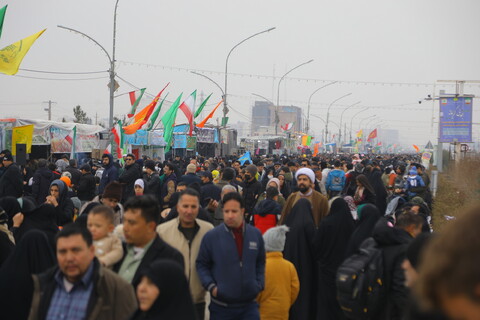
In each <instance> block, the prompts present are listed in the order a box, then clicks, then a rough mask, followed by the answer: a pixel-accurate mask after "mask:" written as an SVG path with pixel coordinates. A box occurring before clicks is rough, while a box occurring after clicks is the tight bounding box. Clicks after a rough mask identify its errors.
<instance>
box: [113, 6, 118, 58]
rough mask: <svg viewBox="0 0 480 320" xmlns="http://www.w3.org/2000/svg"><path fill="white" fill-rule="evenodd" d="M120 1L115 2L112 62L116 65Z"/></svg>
mask: <svg viewBox="0 0 480 320" xmlns="http://www.w3.org/2000/svg"><path fill="white" fill-rule="evenodd" d="M118 1H120V0H117V1H116V2H115V11H114V12H113V50H112V60H113V63H115V43H116V42H117V41H116V40H117V8H118Z"/></svg>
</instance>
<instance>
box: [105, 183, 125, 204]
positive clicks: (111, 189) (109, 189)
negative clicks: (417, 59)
mask: <svg viewBox="0 0 480 320" xmlns="http://www.w3.org/2000/svg"><path fill="white" fill-rule="evenodd" d="M102 198H113V199H117V200H118V201H120V200H122V185H121V184H120V183H118V182H116V181H112V182H110V183H109V184H107V185H106V186H105V189H104V190H103V195H102Z"/></svg>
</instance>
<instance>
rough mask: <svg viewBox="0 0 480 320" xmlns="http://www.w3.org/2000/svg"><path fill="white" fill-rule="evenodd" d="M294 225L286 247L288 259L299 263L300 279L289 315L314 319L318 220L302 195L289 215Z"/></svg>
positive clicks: (296, 265)
mask: <svg viewBox="0 0 480 320" xmlns="http://www.w3.org/2000/svg"><path fill="white" fill-rule="evenodd" d="M285 225H286V226H288V227H289V228H290V231H289V232H288V233H287V237H286V241H285V249H284V251H283V254H284V257H285V259H287V260H289V261H290V262H292V263H293V264H294V265H295V268H296V269H297V273H298V278H299V280H300V292H299V294H298V298H297V300H296V301H295V303H294V304H293V306H292V307H291V308H290V317H289V319H292V320H295V319H312V317H313V315H314V314H315V305H316V302H315V292H316V281H315V279H316V268H315V258H314V251H313V239H314V236H315V221H314V220H313V214H312V204H311V203H310V201H308V200H307V199H300V200H298V201H297V203H296V204H295V205H294V206H293V208H292V210H291V211H290V214H288V215H287V216H286V218H285Z"/></svg>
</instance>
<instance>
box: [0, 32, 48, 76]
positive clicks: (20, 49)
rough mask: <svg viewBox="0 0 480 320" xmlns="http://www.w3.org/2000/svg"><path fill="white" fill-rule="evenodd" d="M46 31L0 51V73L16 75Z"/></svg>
mask: <svg viewBox="0 0 480 320" xmlns="http://www.w3.org/2000/svg"><path fill="white" fill-rule="evenodd" d="M45 30H47V29H44V30H42V31H40V32H37V33H35V34H34V35H31V36H30V37H27V38H25V39H22V40H20V41H18V42H15V43H13V44H11V45H9V46H6V47H5V48H3V49H2V50H0V72H2V73H5V74H8V75H14V74H16V73H17V72H18V68H19V67H20V63H22V60H23V58H24V57H25V55H26V54H27V52H28V50H30V47H31V46H32V44H33V43H34V42H35V40H37V38H38V37H40V36H41V35H42V33H43V32H44V31H45Z"/></svg>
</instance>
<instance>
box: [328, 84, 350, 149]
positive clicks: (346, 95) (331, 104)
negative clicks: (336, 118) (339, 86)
mask: <svg viewBox="0 0 480 320" xmlns="http://www.w3.org/2000/svg"><path fill="white" fill-rule="evenodd" d="M351 94H352V93H351V92H350V93H347V94H345V95H343V96H341V97H340V98H337V99H335V100H333V102H332V103H330V105H329V106H328V109H327V122H326V123H325V141H324V142H325V143H324V144H326V143H327V139H328V121H329V120H330V108H331V107H332V106H333V105H334V104H335V102H337V101H338V100H340V99H343V98H345V97H348V96H349V95H351Z"/></svg>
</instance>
